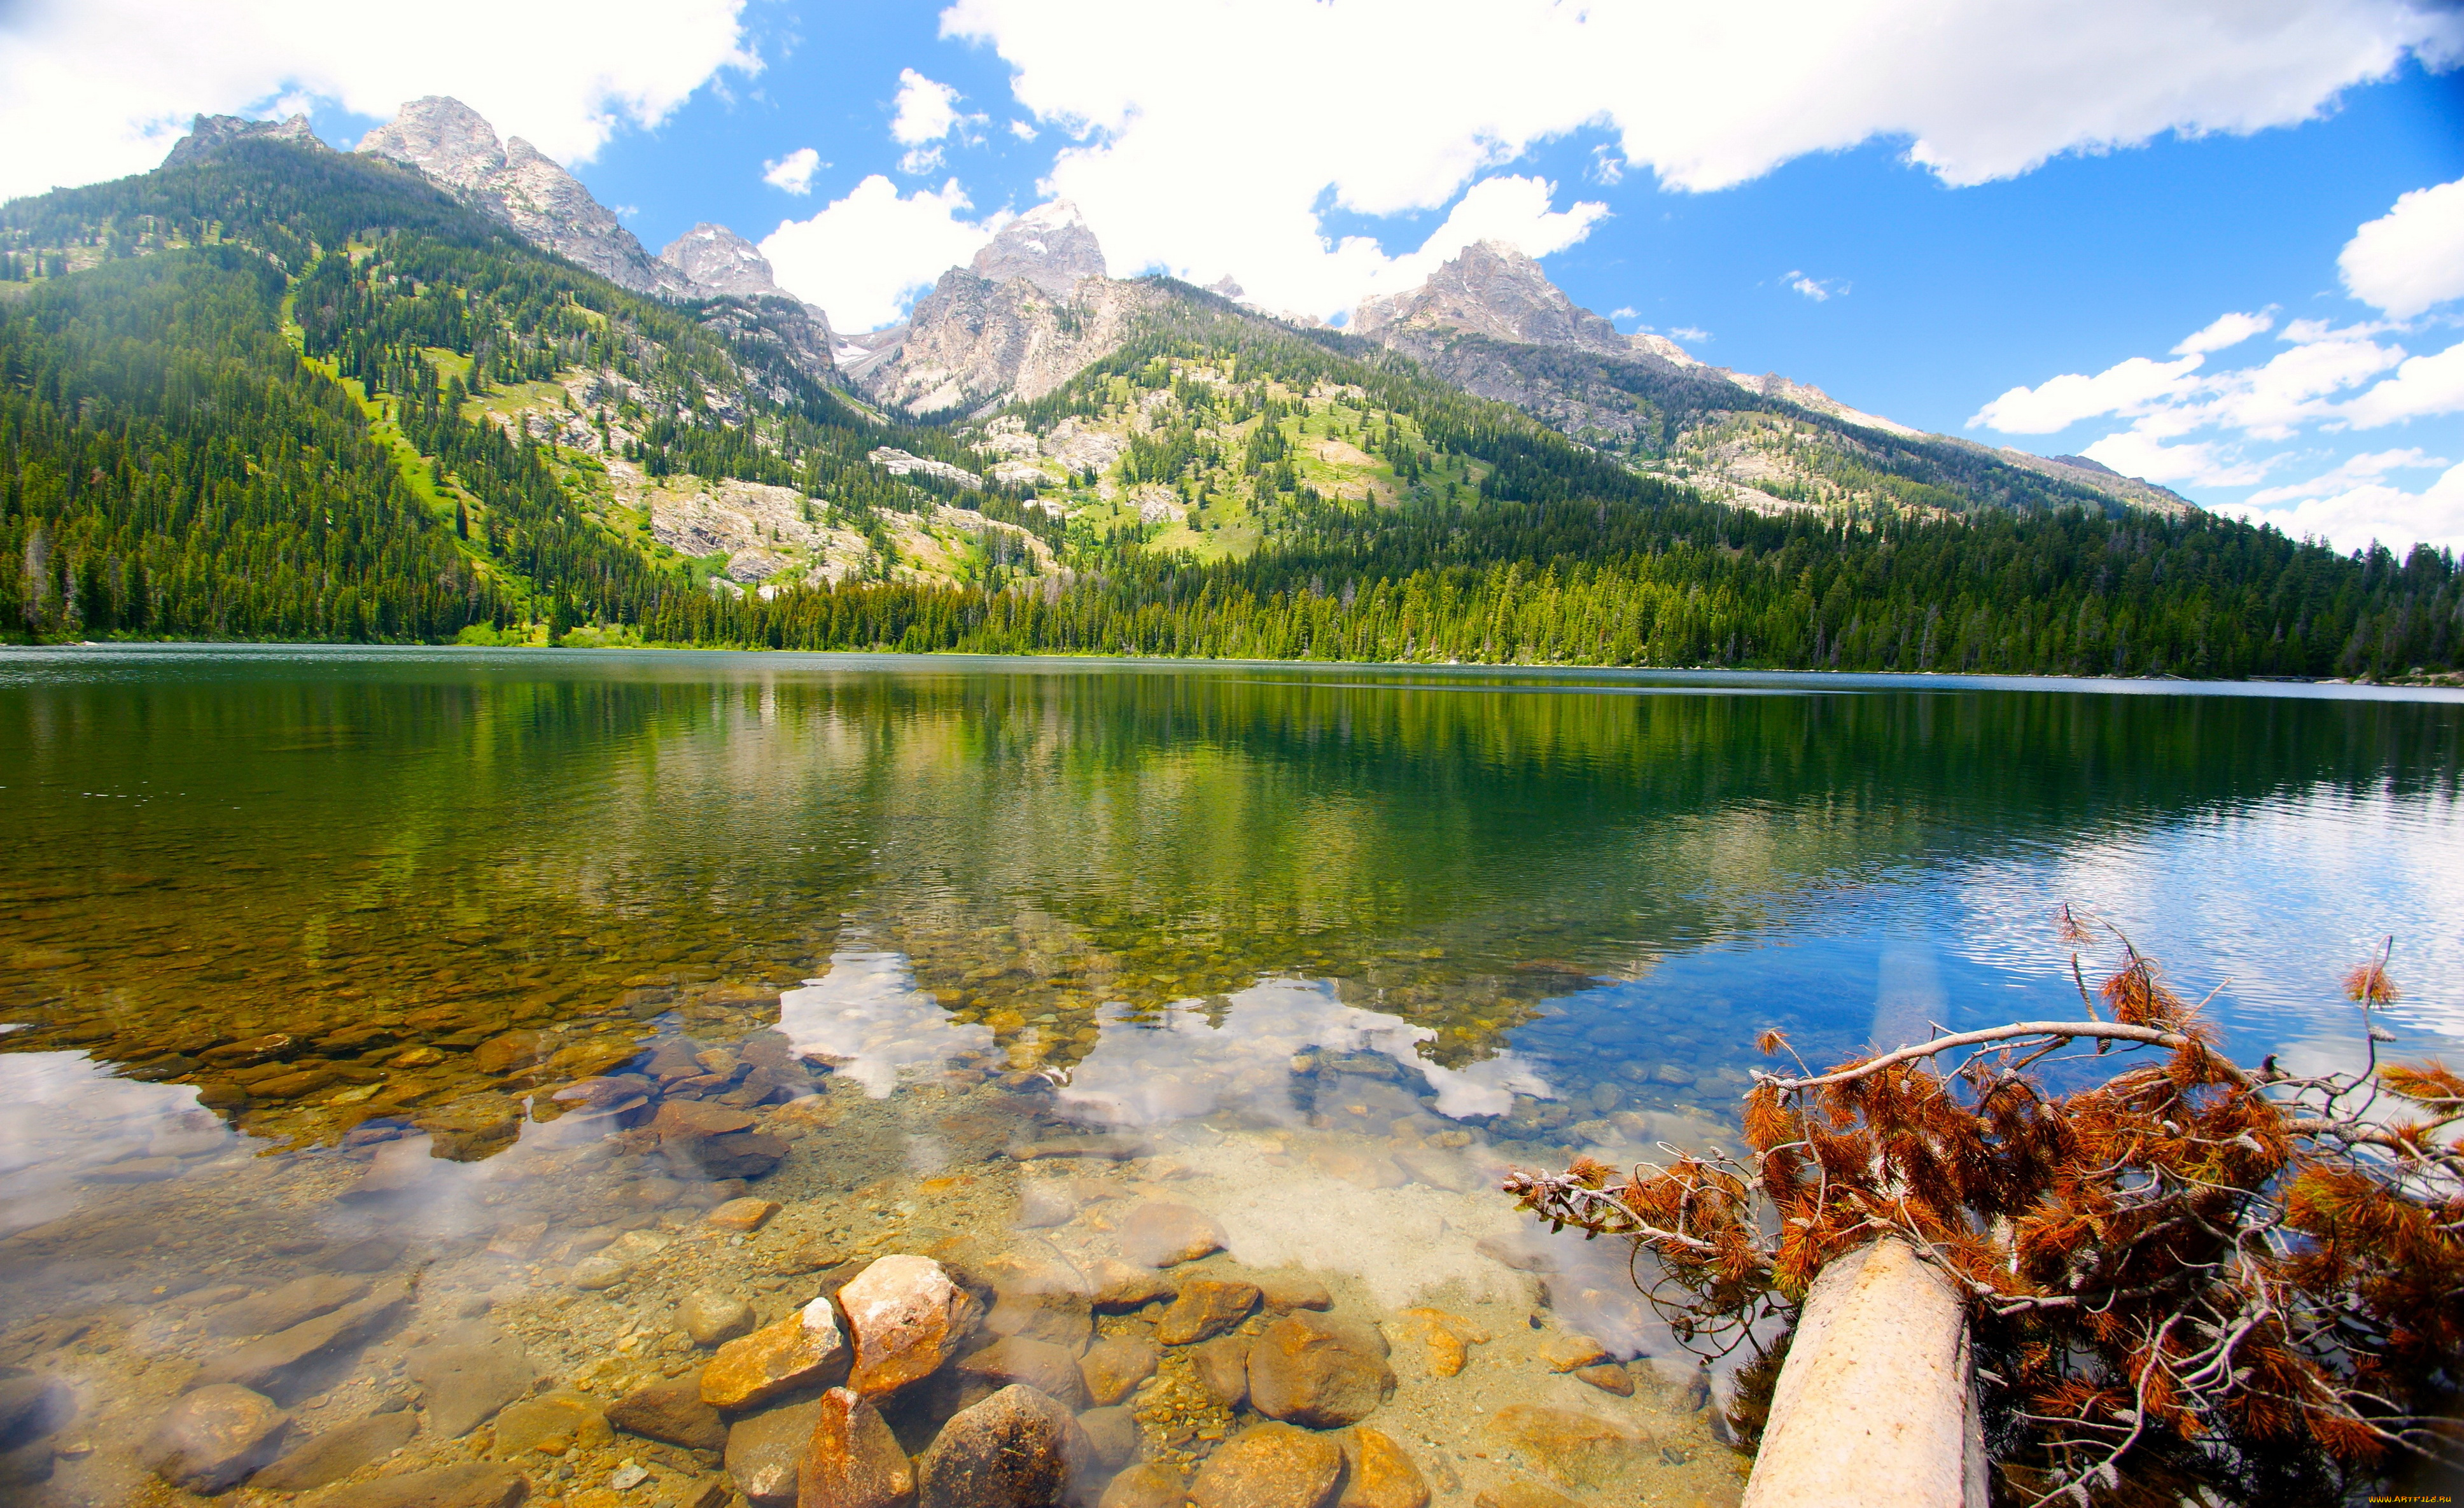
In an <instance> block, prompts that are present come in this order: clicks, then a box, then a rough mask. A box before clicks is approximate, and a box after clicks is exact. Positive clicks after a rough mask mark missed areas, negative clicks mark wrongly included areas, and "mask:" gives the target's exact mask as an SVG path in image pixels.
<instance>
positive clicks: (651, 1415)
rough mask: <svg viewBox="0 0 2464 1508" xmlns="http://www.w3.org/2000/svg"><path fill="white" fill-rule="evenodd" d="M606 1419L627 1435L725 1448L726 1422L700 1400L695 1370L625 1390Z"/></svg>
mask: <svg viewBox="0 0 2464 1508" xmlns="http://www.w3.org/2000/svg"><path fill="white" fill-rule="evenodd" d="M607 1422H608V1423H609V1424H611V1425H613V1426H615V1427H616V1428H617V1429H619V1430H622V1431H624V1432H626V1433H627V1434H638V1435H640V1436H642V1437H643V1438H644V1439H646V1440H659V1441H663V1442H665V1443H666V1444H669V1445H681V1446H683V1447H684V1448H685V1449H686V1450H688V1451H719V1450H724V1449H726V1448H727V1421H726V1420H725V1419H722V1418H720V1417H719V1414H718V1410H715V1409H714V1408H712V1407H711V1406H710V1405H709V1404H707V1403H704V1402H703V1401H702V1396H701V1376H700V1374H699V1373H696V1372H687V1373H686V1374H684V1375H683V1376H682V1377H670V1378H667V1379H665V1380H664V1381H661V1382H655V1383H652V1384H650V1385H649V1387H647V1388H635V1389H634V1390H633V1391H631V1392H629V1393H627V1394H626V1395H625V1396H624V1397H622V1398H620V1399H618V1400H617V1401H616V1403H615V1404H614V1405H613V1406H612V1407H611V1408H609V1409H608V1410H607Z"/></svg>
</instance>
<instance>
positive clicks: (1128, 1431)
mask: <svg viewBox="0 0 2464 1508" xmlns="http://www.w3.org/2000/svg"><path fill="white" fill-rule="evenodd" d="M1078 1428H1080V1429H1081V1430H1084V1431H1086V1432H1087V1448H1088V1449H1089V1450H1090V1451H1092V1452H1094V1453H1095V1455H1094V1458H1095V1460H1096V1461H1097V1462H1099V1463H1100V1464H1102V1465H1104V1466H1106V1467H1119V1466H1124V1465H1127V1464H1128V1462H1129V1459H1130V1457H1132V1456H1133V1455H1135V1454H1137V1453H1138V1418H1137V1415H1135V1414H1133V1413H1132V1412H1130V1410H1128V1409H1127V1408H1125V1407H1121V1406H1118V1405H1115V1406H1114V1407H1112V1408H1110V1409H1089V1410H1087V1411H1086V1412H1085V1413H1082V1414H1080V1415H1079V1416H1078ZM1175 1508H1178V1505H1177V1502H1176V1504H1175Z"/></svg>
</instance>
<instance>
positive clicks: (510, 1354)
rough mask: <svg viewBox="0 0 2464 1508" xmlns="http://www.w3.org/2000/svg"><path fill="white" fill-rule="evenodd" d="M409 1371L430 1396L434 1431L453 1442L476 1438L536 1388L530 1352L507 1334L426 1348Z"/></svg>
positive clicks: (409, 1360) (430, 1422)
mask: <svg viewBox="0 0 2464 1508" xmlns="http://www.w3.org/2000/svg"><path fill="white" fill-rule="evenodd" d="M403 1369H404V1371H406V1372H407V1374H408V1375H409V1377H410V1380H411V1381H412V1382H414V1383H416V1384H418V1385H419V1388H420V1391H421V1392H422V1393H423V1394H424V1395H425V1399H426V1407H427V1410H428V1428H429V1432H431V1433H434V1434H437V1435H439V1436H442V1437H443V1438H445V1439H448V1440H451V1439H455V1438H457V1437H459V1436H461V1435H465V1434H468V1433H470V1432H472V1431H473V1430H474V1429H477V1428H478V1427H479V1426H480V1425H482V1424H484V1423H486V1422H487V1421H488V1420H490V1419H492V1418H495V1414H496V1410H499V1409H502V1408H503V1407H504V1406H505V1405H507V1404H509V1403H512V1402H513V1401H514V1400H515V1399H517V1398H519V1397H520V1396H522V1394H524V1393H526V1392H529V1391H530V1389H531V1359H530V1353H529V1352H528V1351H526V1350H524V1349H523V1348H522V1344H521V1343H520V1342H519V1341H517V1340H515V1339H514V1338H513V1337H511V1336H509V1335H503V1334H495V1335H490V1336H487V1337H486V1338H484V1339H479V1340H474V1341H461V1342H447V1343H442V1344H434V1345H423V1346H421V1347H420V1348H419V1349H418V1350H415V1351H413V1352H411V1353H410V1355H409V1357H408V1358H407V1361H406V1363H405V1366H404V1368H403Z"/></svg>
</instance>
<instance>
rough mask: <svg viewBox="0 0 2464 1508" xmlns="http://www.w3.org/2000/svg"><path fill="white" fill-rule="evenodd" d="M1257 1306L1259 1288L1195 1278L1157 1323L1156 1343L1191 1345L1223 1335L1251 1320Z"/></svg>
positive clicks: (1188, 1283)
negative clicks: (1246, 1320)
mask: <svg viewBox="0 0 2464 1508" xmlns="http://www.w3.org/2000/svg"><path fill="white" fill-rule="evenodd" d="M1257 1306H1258V1286H1257V1284H1255V1283H1244V1282H1241V1281H1239V1280H1237V1279H1221V1278H1193V1279H1190V1280H1189V1281H1187V1282H1185V1283H1182V1284H1181V1285H1180V1297H1178V1298H1177V1299H1175V1300H1173V1302H1172V1306H1171V1307H1170V1308H1167V1309H1166V1310H1164V1312H1163V1318H1161V1319H1160V1320H1157V1321H1156V1322H1155V1339H1156V1340H1159V1341H1161V1342H1163V1344H1166V1345H1188V1344H1192V1343H1193V1342H1198V1341H1203V1340H1205V1339H1206V1338H1208V1337H1209V1336H1215V1335H1221V1334H1222V1333H1223V1332H1224V1331H1226V1330H1228V1329H1230V1328H1232V1327H1233V1326H1234V1325H1236V1324H1239V1323H1240V1322H1242V1321H1243V1320H1245V1319H1247V1318H1248V1317H1249V1311H1250V1310H1252V1309H1254V1308H1256V1307H1257Z"/></svg>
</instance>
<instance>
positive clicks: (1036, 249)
mask: <svg viewBox="0 0 2464 1508" xmlns="http://www.w3.org/2000/svg"><path fill="white" fill-rule="evenodd" d="M974 270H975V273H976V275H977V276H978V277H980V278H982V279H984V280H985V281H986V282H991V283H1006V282H1008V281H1010V280H1011V279H1012V278H1024V279H1025V280H1026V281H1028V282H1030V283H1033V284H1034V285H1035V286H1036V287H1038V288H1040V289H1042V290H1044V292H1045V294H1047V295H1051V296H1052V297H1054V298H1060V299H1067V298H1068V297H1069V296H1070V295H1072V294H1074V293H1076V292H1077V289H1078V284H1079V281H1080V280H1081V279H1082V278H1089V277H1102V276H1104V275H1105V271H1104V249H1103V247H1102V246H1101V245H1099V244H1098V243H1097V242H1096V240H1095V232H1094V231H1092V230H1090V229H1088V228H1087V221H1086V219H1085V217H1083V216H1082V215H1080V214H1079V213H1078V207H1077V206H1076V205H1073V204H1071V203H1070V202H1069V201H1068V200H1067V199H1055V200H1053V201H1052V202H1050V203H1049V204H1041V205H1037V206H1036V207H1035V208H1032V209H1029V210H1028V211H1027V212H1026V213H1024V214H1023V215H1020V216H1019V217H1018V218H1017V219H1015V220H1012V221H1011V222H1010V223H1009V224H1007V225H1005V226H1003V227H1001V233H1000V234H998V235H996V236H994V237H993V238H992V240H991V242H990V243H988V244H987V245H986V246H985V247H984V249H983V250H982V251H978V252H977V253H976V260H975V269H974Z"/></svg>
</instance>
